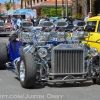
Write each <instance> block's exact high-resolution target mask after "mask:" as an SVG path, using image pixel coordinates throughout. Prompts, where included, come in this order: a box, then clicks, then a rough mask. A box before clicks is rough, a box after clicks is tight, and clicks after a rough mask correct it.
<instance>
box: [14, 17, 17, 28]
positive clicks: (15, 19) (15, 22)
mask: <svg viewBox="0 0 100 100" xmlns="http://www.w3.org/2000/svg"><path fill="white" fill-rule="evenodd" d="M13 28H14V30H17V17H15V18H14V23H13Z"/></svg>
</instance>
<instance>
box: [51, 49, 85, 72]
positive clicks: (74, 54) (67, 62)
mask: <svg viewBox="0 0 100 100" xmlns="http://www.w3.org/2000/svg"><path fill="white" fill-rule="evenodd" d="M52 52H53V53H52V58H53V59H52V73H83V72H84V64H83V62H84V54H83V50H81V49H78V50H75V49H72V50H71V49H68V50H61V49H59V50H53V51H52Z"/></svg>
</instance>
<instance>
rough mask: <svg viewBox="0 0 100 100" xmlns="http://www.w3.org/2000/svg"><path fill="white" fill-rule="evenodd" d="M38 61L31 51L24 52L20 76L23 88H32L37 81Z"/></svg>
mask: <svg viewBox="0 0 100 100" xmlns="http://www.w3.org/2000/svg"><path fill="white" fill-rule="evenodd" d="M36 69H37V68H36V62H35V59H34V56H33V55H32V54H31V53H26V54H25V53H23V54H22V56H21V60H20V68H19V78H20V83H21V86H22V87H23V88H31V87H33V86H34V84H35V81H36Z"/></svg>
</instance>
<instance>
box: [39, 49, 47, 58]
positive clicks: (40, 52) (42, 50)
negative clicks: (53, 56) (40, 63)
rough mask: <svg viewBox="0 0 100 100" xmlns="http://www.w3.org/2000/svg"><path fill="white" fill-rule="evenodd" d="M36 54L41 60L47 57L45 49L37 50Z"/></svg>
mask: <svg viewBox="0 0 100 100" xmlns="http://www.w3.org/2000/svg"><path fill="white" fill-rule="evenodd" d="M38 54H39V56H40V57H41V58H44V57H46V55H47V49H45V48H40V49H39V50H38Z"/></svg>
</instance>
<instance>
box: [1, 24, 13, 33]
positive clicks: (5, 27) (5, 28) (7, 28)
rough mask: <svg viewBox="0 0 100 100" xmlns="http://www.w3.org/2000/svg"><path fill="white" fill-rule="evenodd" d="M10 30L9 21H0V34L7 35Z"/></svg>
mask: <svg viewBox="0 0 100 100" xmlns="http://www.w3.org/2000/svg"><path fill="white" fill-rule="evenodd" d="M11 31H12V24H11V23H4V22H0V35H9V34H10V33H11Z"/></svg>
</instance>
